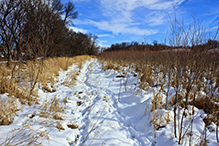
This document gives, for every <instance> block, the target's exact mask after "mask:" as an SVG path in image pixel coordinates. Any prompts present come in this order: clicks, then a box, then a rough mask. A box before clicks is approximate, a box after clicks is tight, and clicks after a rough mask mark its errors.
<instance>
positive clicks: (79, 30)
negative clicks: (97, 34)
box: [68, 26, 88, 33]
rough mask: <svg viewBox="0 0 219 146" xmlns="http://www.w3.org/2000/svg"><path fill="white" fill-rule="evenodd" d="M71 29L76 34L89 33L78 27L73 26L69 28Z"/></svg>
mask: <svg viewBox="0 0 219 146" xmlns="http://www.w3.org/2000/svg"><path fill="white" fill-rule="evenodd" d="M68 28H69V29H72V30H73V31H75V32H77V33H78V32H81V33H87V32H88V31H87V30H85V29H81V28H77V27H73V26H68Z"/></svg>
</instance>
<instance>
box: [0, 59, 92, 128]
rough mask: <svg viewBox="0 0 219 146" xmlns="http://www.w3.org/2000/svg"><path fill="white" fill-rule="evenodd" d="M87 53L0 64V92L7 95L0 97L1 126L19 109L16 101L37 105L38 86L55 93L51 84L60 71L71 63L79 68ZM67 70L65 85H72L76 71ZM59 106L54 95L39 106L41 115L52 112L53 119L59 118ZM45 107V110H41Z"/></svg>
mask: <svg viewBox="0 0 219 146" xmlns="http://www.w3.org/2000/svg"><path fill="white" fill-rule="evenodd" d="M89 58H90V57H89V56H86V55H85V56H77V57H72V58H65V57H60V58H47V59H43V58H41V59H37V60H32V61H26V62H14V63H12V64H11V65H10V66H8V65H7V64H4V63H2V64H0V94H5V93H6V94H7V96H5V98H2V96H1V98H0V106H1V110H0V125H9V124H10V123H11V122H12V121H13V119H14V116H15V115H16V111H18V110H19V108H18V107H17V106H18V103H21V104H25V105H34V104H39V102H38V89H42V90H43V91H44V92H55V91H56V89H55V87H54V84H55V83H56V77H57V76H58V74H59V71H60V70H67V69H68V67H69V66H70V65H72V64H73V63H75V64H78V66H79V67H80V69H81V68H82V67H83V66H82V65H83V63H84V61H85V60H86V59H89ZM80 69H79V70H78V73H75V72H70V73H69V78H71V80H68V82H67V84H69V86H72V85H73V84H74V81H75V80H76V79H77V75H78V74H79V71H80ZM59 106H60V105H58V102H57V99H56V98H54V99H53V100H52V101H51V102H48V101H45V103H44V104H43V108H42V109H41V112H40V113H41V116H43V117H48V116H49V115H48V113H47V112H48V111H49V113H52V115H53V117H52V118H54V119H60V120H61V119H62V116H61V115H60V114H59V112H60V111H59V110H60V107H59ZM43 110H44V111H43Z"/></svg>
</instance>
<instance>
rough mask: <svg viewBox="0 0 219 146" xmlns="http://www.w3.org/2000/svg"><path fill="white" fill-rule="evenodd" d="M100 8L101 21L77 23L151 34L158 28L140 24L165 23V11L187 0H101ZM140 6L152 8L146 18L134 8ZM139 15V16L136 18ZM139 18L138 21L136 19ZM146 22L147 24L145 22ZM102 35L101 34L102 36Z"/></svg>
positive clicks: (102, 28) (107, 29) (126, 32)
mask: <svg viewBox="0 0 219 146" xmlns="http://www.w3.org/2000/svg"><path fill="white" fill-rule="evenodd" d="M99 1H100V8H101V10H102V15H103V16H104V18H103V19H102V20H101V21H93V20H89V19H87V20H83V21H80V20H79V21H77V20H76V21H75V24H89V25H94V26H96V27H98V28H99V29H101V30H105V31H110V32H112V33H113V34H119V33H122V34H135V35H151V34H156V33H158V30H154V29H146V28H142V27H140V25H141V26H142V25H145V27H146V25H149V26H157V25H161V24H163V23H164V22H165V21H166V20H165V14H164V12H168V11H171V10H172V9H173V7H177V6H178V5H180V4H181V3H182V2H184V1H185V0H99ZM139 7H141V8H144V9H145V11H148V10H150V12H152V13H150V14H148V15H147V14H145V17H146V18H143V19H142V18H141V17H140V16H139V17H138V14H135V11H134V10H137V9H138V8H139ZM136 17H138V18H136ZM136 20H138V21H136ZM145 23H146V24H145ZM100 37H101V36H100Z"/></svg>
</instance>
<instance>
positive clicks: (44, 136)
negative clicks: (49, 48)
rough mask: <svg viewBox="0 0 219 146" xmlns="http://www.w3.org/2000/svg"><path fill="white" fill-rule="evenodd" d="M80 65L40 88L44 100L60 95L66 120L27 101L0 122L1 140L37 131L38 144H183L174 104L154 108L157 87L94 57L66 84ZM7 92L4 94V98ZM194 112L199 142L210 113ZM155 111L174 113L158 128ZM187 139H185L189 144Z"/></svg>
mask: <svg viewBox="0 0 219 146" xmlns="http://www.w3.org/2000/svg"><path fill="white" fill-rule="evenodd" d="M76 70H78V68H77V65H75V64H74V65H72V66H71V67H70V68H69V69H68V70H67V71H61V72H60V75H59V77H58V78H57V80H58V82H57V83H56V84H55V88H56V91H55V92H52V93H49V92H48V93H46V92H43V91H42V90H41V89H39V99H40V103H41V104H43V103H45V100H47V101H51V100H52V99H53V98H54V97H56V98H57V100H58V101H59V103H60V106H61V107H62V108H61V109H62V110H63V111H62V112H58V114H59V115H61V117H62V118H63V120H55V119H53V118H52V117H47V118H45V117H40V110H41V109H42V106H41V104H39V105H33V106H26V105H25V106H23V107H22V108H21V110H20V111H18V113H17V116H16V117H15V119H14V121H13V123H12V124H11V125H8V126H0V144H1V143H3V142H4V143H3V145H4V144H5V140H6V138H7V139H9V138H13V136H12V135H16V136H15V137H14V138H13V143H12V144H14V145H19V144H18V142H19V141H21V140H20V139H25V138H26V139H28V138H29V139H28V140H27V141H25V142H24V143H23V145H25V144H28V142H30V141H31V139H34V138H36V137H37V136H38V137H37V138H36V141H37V142H38V143H39V144H43V145H51V146H64V145H71V146H81V145H85V146H86V145H96V146H99V145H117V146H118V145H121V146H170V145H172V146H174V145H178V144H177V139H176V138H174V133H173V118H174V116H173V110H160V111H153V112H150V109H151V100H152V98H153V93H152V92H146V91H143V90H141V89H139V88H138V82H139V81H138V77H137V76H133V74H132V72H133V71H129V70H126V72H119V71H114V70H106V71H103V70H102V66H101V63H100V62H99V61H98V60H97V59H94V58H93V59H91V60H89V61H86V62H85V63H84V65H83V68H82V69H81V70H80V71H79V75H78V76H77V80H76V81H75V84H74V85H72V86H66V85H65V84H63V82H64V81H66V80H70V79H69V77H68V74H70V73H71V72H75V71H76ZM119 75H123V77H122V76H119ZM6 96H7V95H1V97H4V99H5V98H6ZM179 112H182V110H181V111H180V110H179ZM33 113H34V116H33ZM195 113H196V114H195V115H196V116H195V118H194V124H193V125H194V132H195V134H196V135H197V136H194V137H193V140H194V141H193V143H192V144H193V145H195V144H196V143H198V141H199V140H195V139H198V138H200V136H201V133H202V132H203V127H204V122H203V121H202V119H203V118H204V115H205V114H204V112H203V111H201V110H198V109H195ZM156 115H157V117H159V115H165V116H163V117H166V118H167V117H169V119H170V120H169V122H168V123H166V122H165V120H162V119H160V123H163V124H166V126H165V127H163V128H159V129H158V130H155V129H154V127H153V126H152V124H151V121H153V120H154V118H155V117H154V116H156ZM179 120H180V119H179ZM187 122H188V121H187ZM69 125H74V127H73V128H71V127H70V126H69ZM57 127H58V128H57ZM215 127H216V126H215ZM208 132H209V131H208ZM31 136H32V137H31ZM34 136H35V137H34ZM208 139H209V145H217V143H216V136H215V132H209V133H208ZM186 141H187V140H185V142H184V144H185V145H188V141H187V142H186Z"/></svg>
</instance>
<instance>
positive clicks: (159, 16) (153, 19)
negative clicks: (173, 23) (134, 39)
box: [145, 11, 166, 26]
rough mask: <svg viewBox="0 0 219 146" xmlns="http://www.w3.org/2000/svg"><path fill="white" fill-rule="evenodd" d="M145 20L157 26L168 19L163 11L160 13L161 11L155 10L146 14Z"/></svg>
mask: <svg viewBox="0 0 219 146" xmlns="http://www.w3.org/2000/svg"><path fill="white" fill-rule="evenodd" d="M145 21H146V22H147V23H148V25H150V26H157V25H161V24H163V23H164V22H165V21H166V19H165V15H164V14H163V13H160V12H159V11H154V12H152V13H150V14H148V15H146V17H145Z"/></svg>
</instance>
